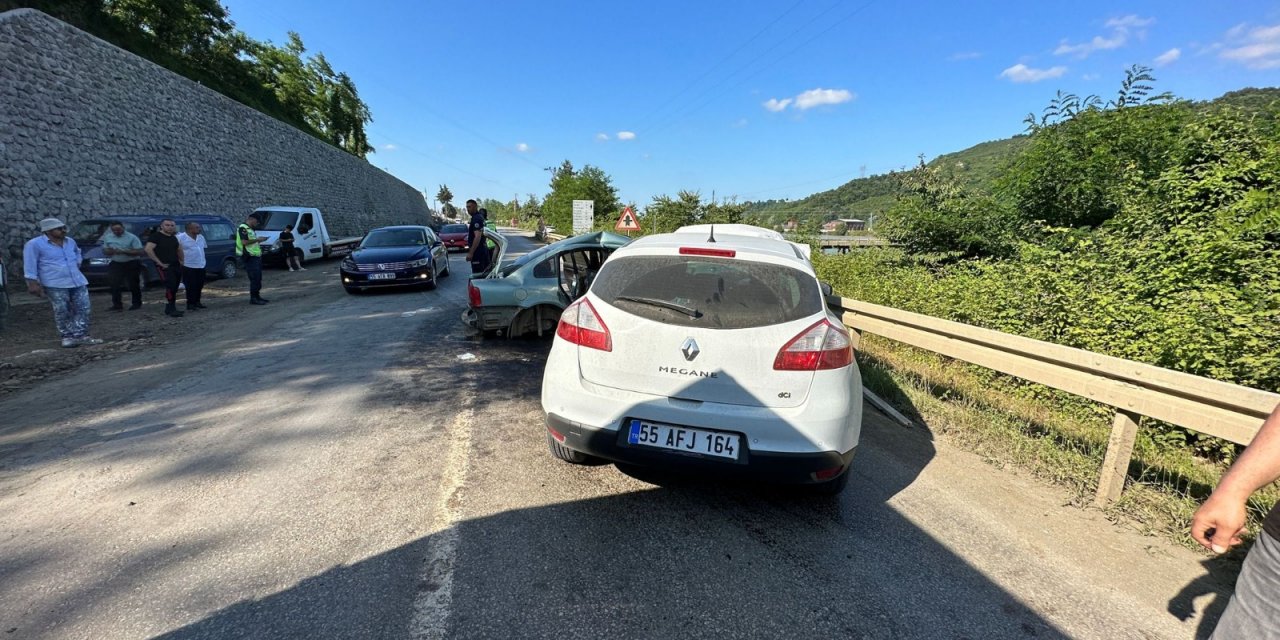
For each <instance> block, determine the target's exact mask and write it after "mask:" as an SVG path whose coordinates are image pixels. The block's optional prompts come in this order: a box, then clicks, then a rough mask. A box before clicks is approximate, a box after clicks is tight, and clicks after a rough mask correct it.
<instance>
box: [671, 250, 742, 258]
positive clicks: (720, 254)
mask: <svg viewBox="0 0 1280 640" xmlns="http://www.w3.org/2000/svg"><path fill="white" fill-rule="evenodd" d="M680 255H682V256H711V257H713V258H732V257H734V256H736V255H738V252H737V251H734V250H733V249H704V248H702V247H680Z"/></svg>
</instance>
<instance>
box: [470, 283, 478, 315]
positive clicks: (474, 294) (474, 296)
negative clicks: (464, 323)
mask: <svg viewBox="0 0 1280 640" xmlns="http://www.w3.org/2000/svg"><path fill="white" fill-rule="evenodd" d="M467 303H468V304H470V305H471V307H472V308H473V309H474V308H475V307H478V306H480V290H479V289H477V288H476V285H475V283H474V282H468V283H467Z"/></svg>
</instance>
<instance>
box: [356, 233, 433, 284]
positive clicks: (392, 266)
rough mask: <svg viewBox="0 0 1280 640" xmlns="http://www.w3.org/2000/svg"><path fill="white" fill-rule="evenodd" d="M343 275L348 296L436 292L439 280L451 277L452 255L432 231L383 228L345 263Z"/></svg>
mask: <svg viewBox="0 0 1280 640" xmlns="http://www.w3.org/2000/svg"><path fill="white" fill-rule="evenodd" d="M341 272H342V286H343V287H344V288H346V290H347V293H358V292H360V291H364V290H365V289H371V288H374V287H407V286H422V287H426V288H428V289H434V288H435V287H436V280H437V279H438V278H442V277H444V276H447V275H449V252H448V251H447V250H446V249H445V246H444V243H443V242H441V241H440V237H439V236H437V235H436V233H435V232H434V231H432V230H431V229H430V228H429V227H419V226H408V225H405V226H398V227H381V228H379V229H374V230H373V231H370V232H369V235H367V236H365V237H364V240H362V241H361V242H360V246H358V247H356V250H355V251H352V252H351V255H349V256H347V257H346V258H343V259H342V268H341Z"/></svg>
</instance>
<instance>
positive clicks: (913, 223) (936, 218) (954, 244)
mask: <svg viewBox="0 0 1280 640" xmlns="http://www.w3.org/2000/svg"><path fill="white" fill-rule="evenodd" d="M897 179H898V181H899V189H900V195H899V197H898V200H897V202H896V203H895V204H894V205H893V206H892V207H890V208H889V210H888V211H886V212H885V214H884V216H883V217H882V218H881V219H880V223H879V232H880V233H881V234H882V235H884V236H885V237H886V238H888V239H889V240H891V241H893V242H894V243H897V244H901V245H902V246H903V247H904V248H905V249H906V250H907V251H908V252H911V253H914V254H918V255H920V256H922V257H925V258H927V259H929V260H931V261H937V260H943V261H945V260H951V259H957V258H971V257H979V256H1006V255H1009V254H1010V253H1012V252H1013V250H1014V248H1015V246H1016V244H1017V242H1018V240H1019V238H1020V236H1021V235H1022V234H1024V233H1025V229H1024V228H1023V225H1021V224H1020V223H1019V221H1018V220H1017V217H1016V216H1015V215H1014V212H1013V211H1011V210H1010V209H1009V208H1008V207H1007V206H1004V205H1002V204H1001V203H1000V202H999V201H997V200H996V199H995V198H993V197H991V196H989V195H986V194H974V193H972V192H970V191H969V190H967V189H965V188H964V187H962V186H961V185H960V183H959V182H957V181H956V180H955V179H954V178H952V177H951V176H949V175H947V174H946V173H945V172H943V171H942V170H941V169H938V168H936V167H930V166H928V165H926V164H924V162H923V160H922V161H921V163H920V165H919V166H917V167H916V168H915V169H913V170H912V171H908V172H903V173H899V174H897Z"/></svg>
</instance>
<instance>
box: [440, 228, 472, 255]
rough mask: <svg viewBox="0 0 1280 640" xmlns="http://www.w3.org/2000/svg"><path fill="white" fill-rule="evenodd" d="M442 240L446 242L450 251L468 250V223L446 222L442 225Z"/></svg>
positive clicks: (445, 244)
mask: <svg viewBox="0 0 1280 640" xmlns="http://www.w3.org/2000/svg"><path fill="white" fill-rule="evenodd" d="M440 240H441V241H442V242H444V246H445V247H448V249H449V250H450V251H453V250H454V249H459V250H461V251H466V250H467V225H465V224H456V223H455V224H446V225H444V226H443V227H440Z"/></svg>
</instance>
